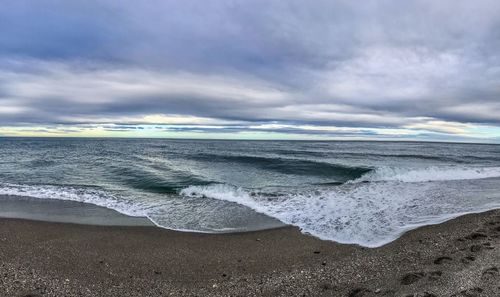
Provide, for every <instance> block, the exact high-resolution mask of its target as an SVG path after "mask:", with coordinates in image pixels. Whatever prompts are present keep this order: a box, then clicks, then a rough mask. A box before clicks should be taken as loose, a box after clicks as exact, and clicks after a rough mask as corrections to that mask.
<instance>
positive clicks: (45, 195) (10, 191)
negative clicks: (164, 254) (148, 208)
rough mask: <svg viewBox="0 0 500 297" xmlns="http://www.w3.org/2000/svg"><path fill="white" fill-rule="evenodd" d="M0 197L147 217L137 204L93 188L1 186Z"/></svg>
mask: <svg viewBox="0 0 500 297" xmlns="http://www.w3.org/2000/svg"><path fill="white" fill-rule="evenodd" d="M0 195H7V196H23V197H31V198H38V199H58V200H68V201H75V202H83V203H90V204H94V205H97V206H102V207H106V208H109V209H113V210H116V211H118V212H120V213H122V214H125V215H128V216H135V217H143V216H146V215H145V213H144V212H143V211H141V210H140V207H139V206H138V205H136V204H135V203H132V202H130V201H127V200H125V199H121V198H119V197H116V196H114V195H111V194H110V193H107V192H104V191H100V190H97V189H93V188H78V187H71V186H51V185H36V186H34V185H17V184H0Z"/></svg>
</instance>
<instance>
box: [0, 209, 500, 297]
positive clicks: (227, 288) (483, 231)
mask: <svg viewBox="0 0 500 297" xmlns="http://www.w3.org/2000/svg"><path fill="white" fill-rule="evenodd" d="M0 260H1V267H0V296H351V297H354V296H428V297H429V296H500V273H499V269H500V210H497V211H490V212H486V213H483V214H472V215H466V216H463V217H460V218H457V219H454V220H451V221H448V222H446V223H443V224H440V225H434V226H427V227H423V228H420V229H417V230H414V231H411V232H409V233H407V234H405V235H404V236H403V237H401V238H400V239H398V240H396V241H394V242H392V243H390V244H388V245H386V246H384V247H381V248H377V249H368V248H362V247H359V246H353V245H342V244H336V243H333V242H327V241H321V240H318V239H316V238H313V237H310V236H307V235H303V234H301V233H300V232H299V231H298V230H297V229H295V228H291V227H287V228H282V229H275V230H268V231H259V232H252V233H243V234H218V235H208V234H193V233H182V232H174V231H168V230H163V229H159V228H155V227H145V226H142V227H141V226H136V227H111V226H88V225H76V224H63V223H49V222H37V221H29V220H20V219H0Z"/></svg>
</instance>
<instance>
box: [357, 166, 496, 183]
mask: <svg viewBox="0 0 500 297" xmlns="http://www.w3.org/2000/svg"><path fill="white" fill-rule="evenodd" d="M491 177H500V167H458V166H453V167H451V166H447V167H445V166H432V167H424V168H398V167H379V168H377V169H375V170H373V171H370V172H368V173H366V174H364V175H363V176H362V177H360V178H358V179H356V180H354V181H353V182H363V181H370V182H373V181H400V182H427V181H447V180H471V179H483V178H491Z"/></svg>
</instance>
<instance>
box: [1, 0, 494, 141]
mask: <svg viewBox="0 0 500 297" xmlns="http://www.w3.org/2000/svg"><path fill="white" fill-rule="evenodd" d="M499 8H500V5H499V4H498V3H497V2H496V1H488V0H485V1H475V2H474V3H472V2H470V1H451V0H450V1H439V2H436V1H407V2H405V3H400V2H398V1H366V2H364V3H363V5H359V3H354V2H351V1H326V0H325V1H322V0H318V1H313V2H304V1H298V0H291V1H271V2H270V1H260V0H257V1H251V2H247V1H229V0H211V1H204V2H203V3H201V4H200V2H199V1H190V0H188V1H182V2H179V1H159V0H158V1H148V2H137V1H129V0H127V1H120V2H116V1H110V0H104V1H94V0H90V1H71V2H68V1H62V0H40V1H36V2H33V1H27V0H18V1H6V3H3V4H2V7H1V8H0V126H4V127H14V126H24V127H29V126H44V127H46V126H48V127H49V128H50V127H56V126H57V127H58V125H63V126H64V127H66V129H70V130H71V128H70V127H77V126H78V127H82V125H101V126H100V127H104V126H103V125H116V126H117V127H114V128H109V127H108V128H109V129H114V130H120V129H121V128H118V126H120V125H156V124H159V125H170V126H171V127H169V129H170V130H172V129H174V128H175V127H174V126H177V127H178V128H179V129H178V130H182V131H187V130H189V129H195V128H196V127H198V128H197V129H198V130H200V129H201V130H204V131H209V130H210V131H211V130H217V131H225V132H228V131H229V132H232V133H241V132H244V131H247V132H254V131H261V132H269V133H274V132H280V133H281V132H283V133H285V132H286V133H298V134H301V135H304V134H311V135H313V134H314V135H316V134H324V135H340V134H342V135H344V134H349V135H351V134H352V135H363V134H365V135H367V136H370V137H371V136H373V135H382V134H383V135H397V134H398V133H399V134H400V135H407V136H408V135H412V136H414V137H417V138H418V137H429V135H433V136H431V137H445V136H444V135H455V136H457V137H465V136H466V137H474V135H475V134H474V133H478V134H477V135H480V136H481V137H486V136H485V134H484V133H479V132H477V131H479V130H481V129H482V128H484V127H498V126H499V125H500V105H499V102H500V101H499V100H500V97H499V96H500V9H499ZM188 126H189V127H188ZM61 129H62V128H61ZM486 130H487V131H488V133H493V134H490V135H489V137H490V138H491V137H493V136H494V135H495V134H494V133H497V132H496V131H497V130H495V129H486ZM383 131H385V132H383ZM229 132H228V133H229ZM496 136H498V135H496Z"/></svg>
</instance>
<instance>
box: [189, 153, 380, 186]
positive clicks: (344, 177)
mask: <svg viewBox="0 0 500 297" xmlns="http://www.w3.org/2000/svg"><path fill="white" fill-rule="evenodd" d="M192 158H197V159H201V160H203V161H210V162H228V163H239V164H244V165H246V166H253V167H258V168H259V169H263V170H270V171H275V172H279V173H283V174H293V175H308V176H321V177H329V178H331V179H334V180H336V181H341V182H345V181H348V180H351V179H356V178H359V177H361V176H363V174H365V173H367V172H369V171H371V170H372V169H371V168H369V167H355V166H346V165H341V164H332V163H326V162H318V161H312V160H303V159H290V158H271V157H258V156H247V155H245V156H242V155H217V154H200V155H198V156H192Z"/></svg>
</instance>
